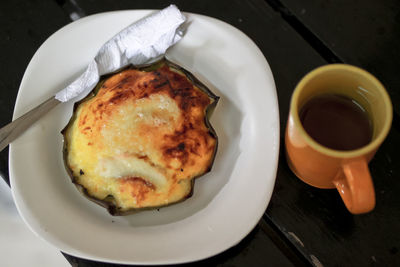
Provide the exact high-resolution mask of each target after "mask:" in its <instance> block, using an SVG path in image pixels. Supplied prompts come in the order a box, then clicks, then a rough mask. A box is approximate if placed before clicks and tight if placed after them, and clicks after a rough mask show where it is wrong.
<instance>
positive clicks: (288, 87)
mask: <svg viewBox="0 0 400 267" xmlns="http://www.w3.org/2000/svg"><path fill="white" fill-rule="evenodd" d="M170 3H171V2H169V1H161V0H136V1H133V0H131V1H129V0H122V1H113V0H98V1H94V0H40V1H39V0H25V1H23V0H15V1H11V0H8V1H1V2H0V49H1V53H0V62H1V67H0V69H1V71H0V125H5V124H6V123H7V122H9V121H10V120H11V117H12V112H13V107H14V102H15V98H16V95H17V91H18V87H19V84H20V81H21V79H22V76H23V73H24V70H25V68H26V66H27V65H28V63H29V60H30V59H31V57H32V56H33V54H34V52H35V51H36V49H37V48H38V47H39V46H40V44H41V43H42V42H44V41H45V40H46V38H48V37H49V36H50V35H51V34H52V33H54V32H55V31H56V30H58V29H59V28H61V27H63V26H64V25H66V24H68V23H70V22H71V21H72V20H75V19H78V18H80V17H83V16H87V15H91V14H95V13H99V12H104V11H111V10H122V9H161V8H164V7H166V6H167V5H168V4H170ZM172 3H175V4H176V5H177V6H178V7H179V8H180V9H181V10H182V11H185V12H193V13H199V14H204V15H208V16H211V17H215V18H218V19H220V20H223V21H225V22H227V23H229V24H232V25H233V26H235V27H237V28H239V29H240V30H242V31H243V32H244V33H246V34H247V35H248V36H249V37H250V38H251V39H252V40H253V41H254V42H255V43H256V44H257V45H258V46H259V48H260V49H261V50H262V52H263V53H264V55H265V57H266V58H267V60H268V62H269V64H270V66H271V69H272V72H273V74H274V78H275V82H276V87H277V93H278V98H279V106H280V116H281V121H280V125H281V147H282V148H283V132H284V129H285V125H286V118H287V115H288V108H289V100H290V96H291V93H292V91H293V89H294V87H295V85H296V83H297V82H298V81H299V79H300V78H301V77H302V76H303V75H305V74H306V73H307V72H308V71H310V70H312V69H313V68H315V67H317V66H320V65H324V64H327V63H334V62H344V63H349V64H353V65H356V66H359V67H362V68H364V69H366V70H368V71H369V72H371V73H372V74H374V75H375V76H376V77H377V78H378V79H380V80H381V81H382V83H383V84H384V85H385V86H386V88H387V90H388V92H389V94H390V96H391V98H392V102H393V106H394V121H393V126H392V129H391V131H390V133H389V136H388V138H387V139H386V141H385V142H384V144H383V145H382V147H381V149H380V150H379V151H378V153H377V154H376V156H375V158H374V160H373V161H372V162H371V163H370V169H371V173H372V176H373V180H374V184H375V190H376V199H377V205H376V208H375V210H374V211H373V212H371V213H368V214H365V215H357V216H354V215H351V214H350V213H348V212H347V210H346V208H345V207H344V205H343V203H342V201H341V199H340V197H339V194H338V193H337V192H336V191H335V190H320V189H315V188H312V187H310V186H308V185H306V184H304V183H302V182H301V181H299V180H298V179H297V178H296V177H295V176H294V175H293V174H292V173H291V172H290V170H289V168H288V166H287V163H286V161H285V158H284V153H283V152H282V151H281V154H280V160H279V166H278V174H277V179H276V185H275V189H274V193H273V195H272V199H271V202H270V204H269V206H268V208H267V210H266V211H265V214H264V216H263V218H262V219H261V220H260V222H259V224H258V226H257V227H256V228H255V229H254V230H253V231H252V232H251V233H250V234H249V235H248V236H247V237H246V238H245V239H244V240H243V241H242V242H240V243H239V244H238V245H237V246H235V247H233V248H231V249H229V250H227V251H225V252H223V253H221V254H219V255H217V256H214V257H212V258H209V259H205V260H203V261H200V262H196V263H192V265H195V266H203V265H207V266H293V265H295V266H309V265H315V266H322V265H323V266H400V252H399V249H400V208H399V207H400V179H399V178H400V164H399V163H400V162H399V159H400V157H399V155H398V154H396V151H397V149H398V148H399V147H400V120H399V115H400V113H399V112H400V110H399V104H400V74H399V73H398V72H399V69H400V49H399V46H400V2H399V1H396V0H382V1H374V0H363V1H361V0H355V1H345V0H338V1H323V0H320V1H317V0H303V1H297V0H248V1H240V0H234V1H228V0H203V1H200V0H199V1H184V0H176V1H172ZM0 173H1V175H2V176H3V177H4V179H5V180H6V181H8V150H7V149H6V150H4V151H2V152H1V153H0ZM0 255H1V253H0ZM21 256H22V257H23V255H21ZM64 256H65V257H66V259H67V260H68V261H69V262H70V263H71V265H73V266H109V264H107V263H98V262H93V261H89V260H85V259H79V258H75V257H72V256H70V255H65V254H64ZM0 265H1V258H0ZM110 265H111V264H110Z"/></svg>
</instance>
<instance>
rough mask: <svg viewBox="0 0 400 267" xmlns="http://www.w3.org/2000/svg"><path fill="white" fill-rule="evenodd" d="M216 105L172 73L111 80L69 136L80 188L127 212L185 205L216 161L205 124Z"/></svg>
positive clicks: (134, 73) (128, 74) (88, 102)
mask: <svg viewBox="0 0 400 267" xmlns="http://www.w3.org/2000/svg"><path fill="white" fill-rule="evenodd" d="M211 101H212V100H211V99H210V98H209V97H208V95H207V94H205V93H204V92H202V91H201V90H199V89H198V88H196V87H194V86H193V85H192V84H191V83H190V81H189V80H188V79H187V78H186V77H185V76H184V75H182V74H180V73H177V72H175V71H172V70H170V69H169V68H168V67H167V66H166V65H165V66H163V67H162V68H161V69H158V70H157V71H152V72H144V71H138V70H134V69H129V70H125V71H123V72H121V73H118V74H115V75H113V76H111V77H110V78H108V79H107V80H106V81H105V82H104V84H103V85H102V86H101V88H100V89H99V90H98V92H97V94H96V95H95V96H94V97H91V98H88V99H85V100H84V101H82V102H81V103H80V104H79V105H78V107H77V109H76V111H75V118H73V120H72V121H71V122H70V124H69V126H68V127H67V129H66V132H65V134H66V142H67V151H68V154H67V164H68V166H69V168H70V170H71V171H72V172H73V176H74V177H75V180H76V181H75V182H76V183H78V184H80V185H82V186H83V187H84V188H85V189H86V190H87V192H88V194H89V195H90V196H93V197H95V198H97V199H100V200H102V199H106V198H107V197H109V196H113V198H114V200H115V202H116V203H117V206H118V207H119V208H120V209H121V210H128V209H132V208H142V207H157V206H162V205H166V204H169V203H173V202H177V201H179V200H182V199H184V198H185V197H186V196H188V195H189V194H190V192H191V190H192V182H191V179H193V178H194V177H196V176H199V175H202V174H204V173H205V172H206V171H208V169H209V168H210V165H211V163H212V160H213V156H214V152H215V149H216V139H215V137H214V135H213V134H211V133H210V131H209V129H208V127H207V126H206V125H205V118H204V117H205V112H206V108H207V106H208V105H209V104H210V102H211Z"/></svg>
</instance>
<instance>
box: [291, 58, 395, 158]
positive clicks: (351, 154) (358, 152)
mask: <svg viewBox="0 0 400 267" xmlns="http://www.w3.org/2000/svg"><path fill="white" fill-rule="evenodd" d="M339 69H340V70H348V71H351V72H354V73H357V74H359V75H361V76H364V77H366V78H367V79H368V80H370V81H371V82H372V83H373V84H374V85H375V86H376V88H377V90H378V91H379V93H380V94H381V95H382V96H383V101H384V102H385V103H386V104H385V109H386V110H385V112H386V114H388V117H387V119H386V121H385V122H384V125H383V127H382V128H381V130H380V132H379V134H378V135H377V136H376V137H375V138H374V139H373V140H372V141H371V142H369V143H368V144H367V145H365V146H362V147H360V148H357V149H353V150H335V149H332V148H328V147H325V146H323V145H321V144H319V143H318V142H316V141H315V140H314V139H313V138H312V137H311V136H310V135H309V134H308V133H307V132H306V130H305V129H304V127H303V125H302V123H301V121H300V116H299V112H298V101H297V100H298V98H299V95H300V93H301V89H302V88H303V87H304V86H305V85H306V84H307V83H308V82H309V81H310V80H311V79H312V78H314V77H315V76H317V75H320V74H321V73H324V72H327V71H331V70H339ZM290 116H292V118H293V120H294V124H295V125H298V126H299V127H297V128H298V130H299V133H300V135H301V136H302V138H304V140H305V142H306V143H308V144H309V145H310V146H311V147H312V148H313V149H314V150H316V151H319V152H321V153H323V154H325V155H328V156H331V157H336V158H356V157H360V156H363V155H365V154H368V153H370V152H371V151H373V150H375V149H377V148H378V147H379V146H380V145H381V144H382V142H383V141H384V140H385V138H386V136H387V135H388V133H389V130H390V127H391V124H392V119H393V107H392V102H391V100H390V97H389V94H388V93H387V91H386V89H385V87H384V86H383V84H382V83H381V82H380V81H379V80H378V79H377V78H376V77H375V76H373V75H372V74H371V73H369V72H367V71H366V70H363V69H361V68H359V67H356V66H352V65H349V64H341V63H335V64H328V65H324V66H320V67H318V68H316V69H314V70H312V71H310V72H309V73H307V74H306V75H305V76H304V77H303V78H302V79H301V80H300V82H299V83H298V84H297V85H296V87H295V90H294V92H293V95H292V99H291V101H290Z"/></svg>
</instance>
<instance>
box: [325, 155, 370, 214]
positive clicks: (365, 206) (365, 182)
mask: <svg viewBox="0 0 400 267" xmlns="http://www.w3.org/2000/svg"><path fill="white" fill-rule="evenodd" d="M342 170H343V173H344V178H340V179H335V180H334V181H333V183H334V185H335V186H336V189H337V190H338V191H339V194H340V196H341V197H342V199H343V202H344V204H345V205H346V207H347V209H348V210H349V211H350V212H351V213H353V214H360V213H366V212H369V211H371V210H373V209H374V207H375V190H374V185H373V183H372V178H371V174H370V172H369V169H368V163H367V161H366V160H365V159H363V158H362V159H358V160H355V161H351V162H346V163H343V165H342Z"/></svg>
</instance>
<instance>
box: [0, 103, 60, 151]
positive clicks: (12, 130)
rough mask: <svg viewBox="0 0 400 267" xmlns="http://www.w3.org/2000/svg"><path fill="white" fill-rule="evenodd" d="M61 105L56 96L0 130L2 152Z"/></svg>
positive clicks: (0, 149) (0, 148)
mask: <svg viewBox="0 0 400 267" xmlns="http://www.w3.org/2000/svg"><path fill="white" fill-rule="evenodd" d="M59 103H61V102H60V101H59V100H57V99H55V98H54V96H53V97H51V98H49V99H47V100H46V101H44V102H43V103H42V104H40V105H39V106H37V107H35V108H33V109H32V110H30V111H28V112H27V113H25V114H24V115H22V116H21V117H19V118H18V119H16V120H14V121H12V122H10V123H9V124H7V125H6V126H4V127H2V128H1V129H0V151H2V150H3V149H4V148H6V147H7V146H8V144H9V143H11V142H12V141H14V140H15V138H17V137H18V136H19V135H20V134H21V133H23V132H25V130H27V129H28V128H29V127H30V126H31V125H32V124H33V123H35V122H36V121H37V120H38V119H40V118H41V117H42V116H43V115H45V114H46V113H47V112H48V111H50V110H51V109H52V108H54V107H55V106H57V104H59Z"/></svg>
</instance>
